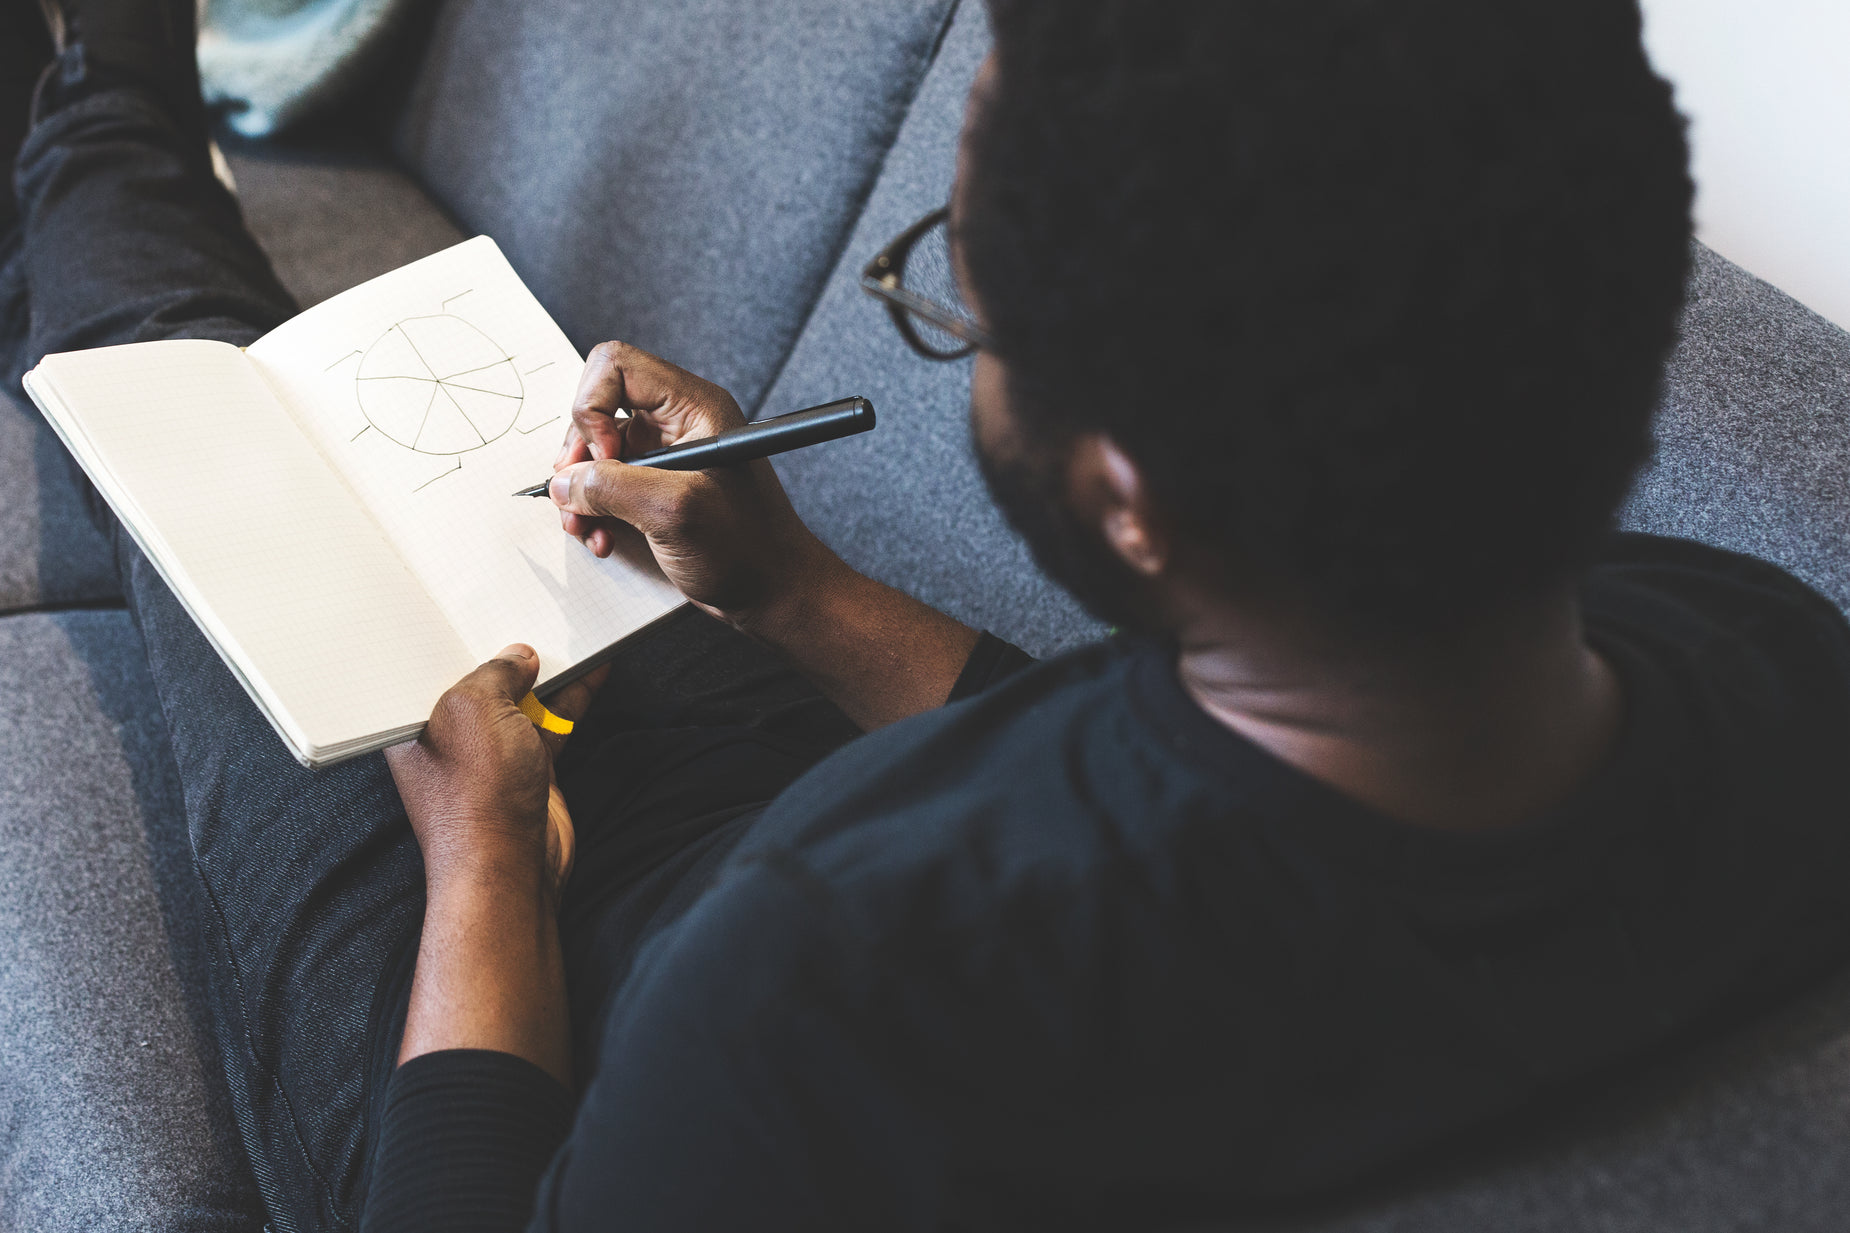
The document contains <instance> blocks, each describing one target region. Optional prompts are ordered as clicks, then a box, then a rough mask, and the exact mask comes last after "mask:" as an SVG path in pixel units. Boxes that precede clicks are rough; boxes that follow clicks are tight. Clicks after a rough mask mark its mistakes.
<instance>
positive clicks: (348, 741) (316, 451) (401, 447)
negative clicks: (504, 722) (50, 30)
mask: <svg viewBox="0 0 1850 1233" xmlns="http://www.w3.org/2000/svg"><path fill="white" fill-rule="evenodd" d="M581 365H582V361H581V359H580V357H579V355H578V353H577V352H576V351H575V350H574V349H573V347H572V344H571V343H570V342H569V341H567V339H566V337H565V335H564V333H562V332H561V331H560V329H559V327H558V326H557V325H555V324H554V323H553V321H552V318H551V317H549V316H548V315H547V313H546V311H545V309H543V308H541V307H540V305H539V302H538V301H537V300H535V299H534V298H533V295H532V293H531V292H529V291H528V290H527V289H526V287H525V286H523V285H522V283H521V281H520V278H519V276H518V275H516V274H515V273H514V271H513V268H512V267H511V266H509V265H508V263H507V260H506V259H505V258H504V257H503V256H502V255H501V250H500V249H499V248H497V247H496V246H495V244H494V241H492V240H490V239H487V238H486V237H482V238H477V239H474V240H470V241H467V242H466V243H463V244H458V245H457V246H456V247H454V248H451V249H448V250H446V251H444V252H441V253H438V254H436V255H435V256H432V257H426V258H425V259H423V260H422V261H418V262H414V263H413V264H411V265H408V266H405V267H404V268H402V269H399V270H395V271H393V272H392V273H390V274H386V275H384V276H382V277H380V278H376V279H374V280H373V281H371V282H369V283H366V284H364V285H362V286H359V287H355V288H354V289H352V290H351V291H347V292H344V293H343V294H341V295H338V296H336V297H334V298H333V299H331V300H327V301H325V302H323V303H321V304H318V305H316V306H315V307H314V308H311V309H309V310H308V311H306V312H304V313H302V314H301V315H300V316H298V317H296V318H295V319H294V320H292V321H290V322H288V323H287V324H285V325H282V326H280V327H278V328H277V329H275V330H273V331H271V332H270V333H269V334H267V335H265V336H264V337H263V338H262V339H260V340H258V341H257V342H256V343H254V344H252V345H251V346H250V347H249V348H248V349H247V350H242V351H241V350H239V349H238V348H236V347H233V346H230V345H228V344H225V343H217V342H206V341H194V340H173V341H165V342H152V343H136V344H133V345H130V346H123V347H105V348H101V349H98V350H94V351H76V352H66V353H63V354H59V355H49V356H46V357H45V360H44V362H43V363H41V364H40V365H39V366H38V367H37V368H35V369H33V370H32V372H31V373H30V374H28V375H27V377H26V389H27V391H28V392H29V393H30V394H31V395H32V399H33V401H34V402H36V403H37V404H38V405H39V408H40V410H42V411H43V412H44V413H45V418H46V419H48V420H49V421H51V424H52V426H53V428H55V429H56V430H57V432H58V435H59V436H60V437H62V438H63V439H64V443H65V445H66V446H68V447H69V448H70V451H71V453H72V454H74V455H75V456H76V457H77V460H78V461H79V462H80V463H82V464H83V468H84V470H85V471H86V472H88V473H89V475H90V478H91V480H92V481H93V482H94V483H95V484H96V486H97V488H98V490H100V491H101V492H102V494H103V496H104V497H105V498H106V499H107V500H108V501H109V504H110V506H111V508H113V509H114V510H115V512H116V515H117V516H118V517H119V518H120V519H121V520H122V523H123V525H124V526H125V527H126V528H127V529H128V531H129V532H130V534H132V535H133V536H134V537H135V541H136V542H137V543H138V544H140V545H141V548H142V551H143V552H145V553H146V554H147V556H148V558H149V560H151V561H152V562H153V563H154V565H155V567H156V568H157V569H159V570H160V573H161V576H162V577H163V578H164V579H166V581H167V584H168V585H169V586H170V587H171V588H172V589H173V591H174V593H175V594H176V595H177V596H179V598H180V602H181V603H183V604H184V605H185V606H186V609H187V611H188V612H190V613H191V614H192V616H193V619H194V620H195V621H197V622H198V623H199V626H200V628H201V629H202V630H204V631H205V634H206V636H207V637H208V638H209V639H211V641H212V644H213V646H214V647H216V648H217V649H218V653H219V654H220V655H221V656H223V657H224V660H225V662H226V663H227V664H228V665H230V667H231V670H232V671H233V672H234V673H236V674H237V677H238V679H239V680H240V681H242V682H243V683H244V687H245V688H246V689H247V690H249V691H250V695H251V697H252V698H253V699H254V700H255V701H256V703H257V705H258V707H260V708H261V709H262V711H263V713H264V714H265V715H266V716H268V717H269V720H270V722H271V723H272V724H273V725H275V727H276V731H277V732H278V734H279V735H281V737H282V738H283V741H284V743H285V744H287V745H288V746H289V748H290V750H291V751H292V752H293V753H294V754H295V756H296V758H297V759H298V760H300V761H301V762H303V763H304V764H306V765H309V766H323V765H326V764H329V763H332V762H338V761H340V760H341V759H343V758H349V757H352V756H354V755H356V754H360V753H364V752H366V751H368V750H372V749H378V748H380V747H382V746H385V745H390V744H393V743H395V742H398V741H401V740H404V739H406V738H407V737H411V736H414V735H416V734H417V733H418V732H419V731H420V730H421V729H422V728H423V726H424V721H425V719H426V718H428V716H429V715H430V711H431V707H432V706H433V705H434V704H435V702H436V701H437V698H438V696H439V695H441V694H442V693H443V691H444V690H445V689H447V688H449V687H450V686H451V685H452V684H454V683H455V682H456V681H457V679H458V678H460V677H462V676H463V675H464V674H465V673H467V672H468V671H469V670H470V669H471V668H473V667H474V666H475V665H476V664H478V663H480V662H481V661H482V660H484V659H486V658H488V657H489V656H491V655H493V654H494V653H495V652H496V651H498V650H500V649H501V648H502V647H503V646H506V645H507V644H508V643H510V642H526V643H530V644H531V645H532V646H533V647H534V649H535V650H537V651H538V652H539V654H540V686H539V689H538V692H539V693H540V694H541V695H542V696H544V694H545V693H546V692H547V690H548V688H549V687H551V688H556V687H557V686H559V685H562V684H564V683H565V682H566V681H567V680H569V679H571V678H572V677H573V676H575V675H577V674H579V673H581V672H583V671H585V670H586V669H588V668H589V667H590V666H591V665H592V664H593V663H595V662H596V660H597V659H598V658H599V656H600V655H601V653H602V652H604V651H606V650H607V649H609V648H610V647H611V646H612V645H614V644H615V643H616V642H618V641H619V640H620V639H622V638H623V637H625V636H626V635H628V634H631V633H633V632H635V631H636V630H638V629H640V628H641V627H643V626H644V625H647V624H649V623H650V622H652V621H655V620H657V619H658V618H660V617H661V616H663V615H664V614H665V613H667V612H669V611H670V610H671V609H673V608H675V607H676V606H678V605H679V604H680V603H681V597H680V596H679V595H678V594H677V593H676V592H675V590H674V588H673V587H671V586H670V585H669V584H668V582H667V581H666V580H665V579H663V578H662V576H661V574H660V573H659V572H658V571H657V570H656V569H655V567H654V563H653V561H651V560H650V558H649V556H648V553H647V551H646V549H645V548H643V546H642V545H641V543H640V541H639V540H638V541H637V542H636V544H635V545H634V546H633V547H632V548H630V549H629V550H628V551H627V552H625V553H624V554H622V555H619V556H615V557H612V558H610V559H608V560H602V561H600V560H598V559H597V558H596V557H594V556H592V555H591V554H590V553H589V552H588V551H586V550H585V548H584V547H583V546H582V545H580V544H579V543H577V542H576V541H575V540H573V539H571V538H570V537H568V536H566V535H565V534H564V533H563V532H561V531H560V529H559V518H558V513H557V511H556V510H555V509H554V507H553V505H552V503H551V502H548V501H536V500H531V499H524V498H515V497H510V496H509V495H508V494H509V493H511V492H513V491H514V490H515V489H516V488H520V487H523V486H525V485H528V484H532V483H534V482H535V481H537V480H539V479H543V478H544V477H545V476H547V475H548V474H550V473H551V463H552V459H553V456H554V454H555V453H557V451H558V448H559V441H560V439H561V438H562V436H563V435H564V432H565V429H566V427H567V425H568V423H569V418H570V408H571V403H572V395H573V391H574V389H575V388H576V386H577V382H578V376H579V371H580V368H581Z"/></svg>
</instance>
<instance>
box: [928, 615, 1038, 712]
mask: <svg viewBox="0 0 1850 1233" xmlns="http://www.w3.org/2000/svg"><path fill="white" fill-rule="evenodd" d="M1033 663H1034V656H1032V655H1030V654H1028V653H1027V652H1026V651H1024V650H1022V649H1021V648H1020V647H1018V646H1015V645H1013V644H1012V643H1008V642H1004V641H1002V639H1000V638H998V637H996V636H995V635H994V634H991V633H987V632H985V633H983V634H982V635H981V636H979V637H978V638H977V640H976V646H974V647H973V648H971V650H970V658H969V659H967V660H965V661H964V670H963V671H962V672H961V673H959V674H958V676H957V683H956V684H955V685H953V686H951V696H950V697H949V698H948V699H946V701H947V702H961V701H962V700H963V699H965V698H973V697H975V696H976V695H977V694H980V693H982V692H983V691H984V690H986V689H988V688H989V687H990V686H992V685H995V684H997V683H998V682H1001V681H1005V680H1007V679H1008V678H1009V677H1011V676H1014V675H1015V674H1016V673H1017V672H1020V671H1021V670H1022V669H1023V668H1026V667H1029V666H1031V665H1032V664H1033Z"/></svg>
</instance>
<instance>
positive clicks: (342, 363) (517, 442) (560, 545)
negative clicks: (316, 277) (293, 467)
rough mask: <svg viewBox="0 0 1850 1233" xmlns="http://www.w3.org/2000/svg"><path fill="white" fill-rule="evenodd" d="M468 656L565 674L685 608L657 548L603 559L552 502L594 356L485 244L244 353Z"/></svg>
mask: <svg viewBox="0 0 1850 1233" xmlns="http://www.w3.org/2000/svg"><path fill="white" fill-rule="evenodd" d="M249 354H250V356H251V358H252V359H253V361H254V362H255V363H256V365H257V367H258V369H259V370H260V371H261V372H262V373H263V375H264V377H265V379H266V380H267V381H268V382H269V384H270V386H271V388H273V389H274V390H276V391H277V393H278V396H279V398H281V400H282V401H283V403H284V404H285V405H286V406H287V407H288V408H289V410H290V411H291V412H292V413H293V414H294V415H295V417H296V418H297V420H298V421H299V422H300V424H301V425H302V428H303V430H304V431H305V432H306V433H307V434H308V435H309V436H310V437H311V438H312V439H313V440H314V441H315V443H316V444H317V445H318V446H319V447H320V449H321V450H322V452H323V453H324V454H325V455H326V456H327V457H328V459H329V460H330V461H331V462H332V463H333V464H334V467H335V469H336V470H338V471H339V472H340V474H341V475H342V477H343V478H344V479H345V480H346V481H347V482H348V483H349V484H350V485H351V486H352V487H353V489H354V491H355V492H356V493H357V494H358V496H359V497H360V499H361V501H362V502H363V503H364V504H365V506H366V507H367V509H368V510H369V511H370V512H371V513H372V515H373V518H374V520H375V521H377V522H378V523H379V524H380V526H382V527H383V528H385V531H386V534H387V535H388V536H389V537H390V539H391V540H392V542H393V544H394V545H395V546H396V547H397V548H398V550H399V555H400V556H401V557H402V558H403V559H404V561H405V563H406V564H407V565H408V566H409V567H410V568H411V570H412V572H413V573H415V574H416V575H417V578H418V581H419V582H420V583H421V584H422V585H423V586H424V588H425V589H426V590H427V591H428V592H429V593H430V594H431V596H432V597H434V598H435V600H436V602H437V605H438V606H439V607H440V608H441V609H442V610H443V612H444V615H445V616H446V617H447V618H448V619H449V621H450V623H451V624H452V625H453V626H454V627H455V628H456V630H457V631H458V633H459V634H460V635H461V636H462V639H463V642H464V644H465V645H467V646H468V648H469V651H470V654H471V655H473V656H474V657H475V658H476V659H478V660H480V659H486V658H488V657H489V656H491V655H493V654H494V653H495V652H496V651H498V650H500V649H501V648H502V647H504V646H506V645H507V644H508V643H510V642H525V643H528V644H530V645H531V646H532V647H533V648H534V649H535V650H537V651H538V652H539V654H540V681H541V683H542V684H544V683H545V682H547V681H549V680H551V679H553V678H555V677H557V676H559V675H561V674H563V673H565V672H567V671H568V670H570V669H572V668H573V667H575V666H577V665H579V664H580V663H582V662H583V661H584V660H586V659H589V658H591V657H592V656H594V655H596V654H597V653H598V652H600V651H602V650H604V649H605V648H606V647H608V646H610V645H611V644H612V643H614V642H616V641H617V640H618V639H620V638H622V637H623V636H624V635H625V634H628V633H631V632H633V631H634V630H636V629H639V628H641V627H642V626H644V625H646V624H648V623H649V622H651V621H653V620H655V619H657V618H658V617H660V616H661V615H662V614H663V613H665V612H667V611H669V610H671V609H673V608H675V607H677V606H678V605H679V604H680V603H681V602H682V601H681V597H680V595H679V594H678V593H677V592H676V591H675V590H674V588H673V587H671V586H670V585H669V584H668V583H667V581H666V580H665V579H663V578H662V577H661V575H660V573H659V571H657V570H656V569H655V568H654V563H653V562H652V561H650V560H649V558H648V556H647V553H646V551H645V552H638V553H636V554H634V555H633V556H632V557H631V558H630V559H629V560H627V561H625V560H620V559H617V558H612V559H609V560H604V561H600V560H598V559H597V558H596V557H594V556H592V555H591V554H590V553H589V552H587V551H586V550H585V548H584V547H583V546H582V545H581V544H579V543H578V542H577V541H575V540H573V539H571V538H569V537H567V536H566V535H565V534H564V533H563V532H562V531H561V530H560V529H559V517H558V514H557V512H556V510H555V509H554V507H553V505H552V502H550V501H547V500H544V499H535V498H530V497H519V498H516V497H514V496H512V495H511V494H512V493H513V491H514V490H515V489H517V488H524V487H527V486H528V485H531V484H534V483H537V482H539V481H540V480H542V479H545V478H547V477H549V476H550V475H551V474H552V459H553V457H554V455H555V454H557V453H558V449H559V443H560V441H561V440H562V439H563V437H564V434H565V430H566V428H567V426H568V425H569V423H570V419H571V414H570V413H571V403H572V395H573V392H574V391H575V390H576V389H577V385H578V377H579V373H580V370H581V368H582V367H583V362H582V360H581V359H580V357H579V355H578V353H577V351H576V350H575V349H574V348H573V347H572V344H571V342H570V341H569V340H567V338H566V337H565V335H564V333H563V332H561V331H560V329H559V327H558V326H557V325H555V324H554V323H553V320H552V318H551V317H550V316H548V315H547V313H546V311H545V309H543V308H541V307H540V304H539V302H538V301H537V300H535V299H534V298H533V295H532V293H530V292H529V291H528V290H527V289H526V287H525V286H524V285H523V284H522V283H521V281H520V278H519V276H518V275H516V274H515V273H514V270H513V267H511V266H510V265H508V263H507V259H506V258H505V257H503V256H502V255H501V250H500V249H499V248H497V247H496V246H495V243H494V241H492V240H490V239H488V238H487V237H480V238H477V239H474V240H469V241H466V242H465V243H462V244H459V245H456V246H455V247H453V248H450V249H447V250H445V251H444V252H441V253H437V254H436V255H434V256H431V257H426V258H424V259H423V260H421V261H417V262H414V263H412V264H411V265H408V266H405V267H403V268H402V269H399V270H395V271H393V272H392V273H390V274H386V275H384V276H382V277H380V278H376V279H374V280H372V281H371V282H369V283H366V284H363V285H362V286H359V287H356V288H353V289H352V290H350V291H346V292H343V293H342V294H340V295H338V296H335V297H334V298H332V299H330V300H326V301H323V302H322V303H321V304H318V305H316V306H315V307H314V308H311V309H309V310H308V311H307V312H305V313H303V314H302V315H301V316H299V317H296V318H295V319H294V320H293V321H290V322H288V323H287V324H285V325H283V326H280V327H279V328H277V329H275V330H273V331H271V332H270V333H269V334H268V335H266V336H265V337H264V338H263V339H262V340H260V341H259V342H258V343H256V344H255V345H254V346H252V347H251V349H250V352H249Z"/></svg>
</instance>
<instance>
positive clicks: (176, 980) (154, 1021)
mask: <svg viewBox="0 0 1850 1233" xmlns="http://www.w3.org/2000/svg"><path fill="white" fill-rule="evenodd" d="M0 696H4V697H5V698H6V699H7V705H6V706H5V707H3V708H0V750H5V757H4V758H0V853H4V854H5V861H6V873H5V876H4V877H0V1225H3V1226H4V1227H5V1228H7V1229H32V1230H35V1231H39V1233H55V1231H59V1230H80V1229H81V1230H89V1231H91V1233H95V1231H96V1230H104V1229H122V1230H128V1229H138V1230H148V1229H155V1230H173V1231H175V1233H178V1231H180V1230H187V1231H190V1233H208V1231H211V1233H218V1231H224V1233H230V1231H232V1230H255V1229H257V1228H259V1227H260V1226H261V1225H262V1223H263V1221H262V1217H261V1212H260V1207H259V1204H258V1200H257V1195H256V1188H255V1186H254V1184H253V1183H252V1182H251V1180H250V1177H249V1174H248V1170H247V1168H246V1166H245V1164H244V1160H243V1154H242V1152H241V1150H240V1149H239V1147H238V1145H237V1143H236V1142H235V1139H234V1137H233V1133H232V1132H231V1131H230V1130H229V1127H231V1126H232V1119H231V1113H230V1108H229V1103H228V1101H227V1099H226V1096H225V1092H224V1087H223V1082H224V1081H223V1077H222V1071H221V1069H220V1066H219V1059H218V1054H217V1052H216V1050H215V1049H214V1047H213V1045H212V1039H211V1037H210V1035H209V1034H208V1032H207V1031H206V1029H205V1025H204V1023H203V1022H201V1023H195V1022H193V1021H192V1020H191V1019H190V1017H189V1015H188V1012H187V1010H186V1006H187V1005H188V1003H187V1000H186V998H185V997H184V996H183V990H184V989H186V988H188V987H192V988H198V987H199V986H198V985H197V984H195V983H194V982H197V981H198V980H199V979H200V977H201V973H200V970H199V964H200V963H201V962H202V960H201V955H202V951H201V950H200V939H199V937H198V935H197V934H196V933H195V932H194V929H195V926H194V925H193V924H192V923H191V922H192V921H193V920H194V919H196V918H195V917H194V915H193V913H192V894H193V890H192V887H193V878H192V872H191V870H190V868H188V867H187V865H186V860H185V857H184V855H183V854H184V853H185V852H186V851H187V844H186V838H185V822H184V820H183V815H182V814H181V811H180V799H179V784H178V783H177V781H176V776H175V774H174V771H173V768H172V764H171V759H170V756H169V754H168V750H167V736H166V731H165V729H164V727H163V726H162V723H161V710H160V704H159V701H158V699H157V698H156V697H155V694H154V688H153V684H152V682H151V681H149V679H148V672H147V667H146V664H145V663H144V661H143V659H142V650H141V639H140V638H139V637H138V636H137V635H136V633H135V629H134V626H133V625H132V624H131V623H130V621H129V618H128V615H127V613H125V612H121V611H107V612H66V613H57V614H36V613H35V614H24V615H16V616H8V617H0Z"/></svg>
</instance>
